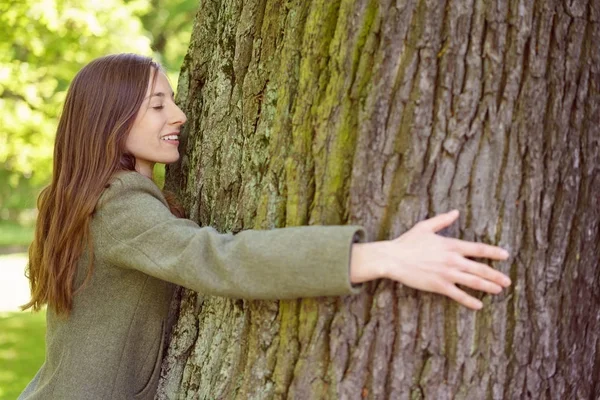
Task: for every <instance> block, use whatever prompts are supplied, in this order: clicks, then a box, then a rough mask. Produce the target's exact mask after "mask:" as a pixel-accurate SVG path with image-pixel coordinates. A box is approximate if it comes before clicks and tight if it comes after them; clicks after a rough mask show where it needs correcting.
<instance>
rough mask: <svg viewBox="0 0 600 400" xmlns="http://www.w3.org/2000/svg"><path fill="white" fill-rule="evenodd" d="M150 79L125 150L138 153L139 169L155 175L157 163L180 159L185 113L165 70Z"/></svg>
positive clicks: (136, 166) (136, 155)
mask: <svg viewBox="0 0 600 400" xmlns="http://www.w3.org/2000/svg"><path fill="white" fill-rule="evenodd" d="M153 73H158V76H157V77H156V84H155V85H154V88H152V77H151V79H150V82H149V83H148V91H147V92H146V98H145V99H144V102H143V103H142V106H141V107H140V110H139V111H138V113H137V115H136V117H135V122H134V123H133V128H131V131H130V132H129V135H128V136H127V140H126V142H125V150H127V151H128V152H129V153H130V154H132V155H133V156H134V157H135V169H136V171H138V172H139V173H141V174H143V175H145V176H147V177H149V178H151V177H152V170H153V168H154V164H155V163H157V162H158V163H164V164H169V163H173V162H175V161H177V160H178V159H179V150H178V148H177V147H178V145H179V130H180V129H181V125H183V124H184V123H185V121H186V117H185V114H184V113H183V112H182V111H181V110H180V109H179V107H177V105H176V104H175V102H174V100H173V90H172V89H171V85H170V84H169V81H168V80H167V77H166V76H165V75H164V74H163V73H162V72H153Z"/></svg>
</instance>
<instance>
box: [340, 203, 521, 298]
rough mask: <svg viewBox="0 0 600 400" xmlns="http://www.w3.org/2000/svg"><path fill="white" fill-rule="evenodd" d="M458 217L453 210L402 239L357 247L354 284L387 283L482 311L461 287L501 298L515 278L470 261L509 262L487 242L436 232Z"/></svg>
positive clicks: (421, 224) (503, 252) (353, 261)
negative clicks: (479, 259) (379, 281)
mask: <svg viewBox="0 0 600 400" xmlns="http://www.w3.org/2000/svg"><path fill="white" fill-rule="evenodd" d="M457 218H458V211H457V210H454V211H451V212H449V213H446V214H441V215H438V216H436V217H433V218H431V219H428V220H425V221H422V222H419V223H418V224H416V225H415V226H414V227H413V228H412V229H411V230H409V231H408V232H406V233H405V234H403V235H401V236H400V237H398V238H397V239H394V240H389V241H380V242H372V243H356V244H354V245H353V246H352V258H351V265H350V280H351V281H352V282H353V283H360V282H367V281H370V280H373V279H378V278H388V279H392V280H395V281H398V282H401V283H403V284H405V285H406V286H410V287H412V288H415V289H420V290H425V291H428V292H435V293H440V294H443V295H445V296H448V297H450V298H452V299H454V300H456V301H457V302H459V303H460V304H462V305H464V306H466V307H469V308H472V309H474V310H478V309H480V308H481V307H482V306H483V304H482V303H481V301H479V300H477V299H476V298H474V297H473V296H470V295H468V294H467V293H466V292H464V291H463V290H461V289H459V288H458V287H456V284H460V285H464V286H468V287H470V288H473V289H476V290H480V291H484V292H488V293H492V294H498V293H500V291H501V290H502V288H503V287H507V286H509V285H510V283H511V282H510V279H509V278H508V277H507V276H506V275H504V274H502V273H501V272H499V271H496V270H495V269H492V268H491V267H489V266H487V265H485V264H482V263H478V262H476V261H473V260H470V259H468V258H467V257H476V258H489V259H493V260H506V259H507V258H508V256H509V255H508V252H507V251H506V250H503V249H501V248H499V247H495V246H490V245H487V244H483V243H473V242H467V241H464V240H458V239H452V238H446V237H443V236H440V235H437V234H436V232H438V231H440V230H442V229H444V228H446V227H447V226H449V225H450V224H452V223H453V222H454V221H456V219H457Z"/></svg>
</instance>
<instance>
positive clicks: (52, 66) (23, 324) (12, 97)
mask: <svg viewBox="0 0 600 400" xmlns="http://www.w3.org/2000/svg"><path fill="white" fill-rule="evenodd" d="M197 6H198V0H131V1H127V0H103V1H97V0H0V400H3V399H15V398H16V397H17V396H18V394H19V393H20V392H21V390H22V389H23V388H24V386H25V385H26V384H27V383H28V382H29V380H30V379H31V378H32V377H33V375H34V374H35V372H36V371H37V369H38V368H39V367H40V366H41V364H42V363H43V360H44V333H45V316H44V313H43V312H40V313H30V312H21V311H19V308H18V306H19V305H21V304H23V303H24V302H26V301H27V299H28V296H29V287H28V283H27V280H26V279H25V277H24V268H25V265H26V263H27V257H26V251H27V247H28V245H29V243H30V242H31V240H32V238H33V228H34V223H35V217H36V200H37V196H38V194H39V192H40V190H41V189H42V188H43V187H44V186H45V185H47V184H48V183H49V181H50V177H51V173H52V152H53V144H54V135H55V130H56V125H57V122H58V116H59V115H60V112H61V107H62V102H63V101H64V99H65V95H66V91H67V89H68V87H69V83H70V81H71V80H72V79H73V77H74V76H75V74H76V73H77V72H78V71H79V70H80V69H81V68H82V67H83V66H84V65H85V64H87V63H88V62H89V61H91V60H93V59H94V58H96V57H99V56H103V55H106V54H110V53H120V52H133V53H139V54H144V55H148V56H152V57H154V59H156V60H158V61H159V62H160V63H161V64H162V65H163V66H164V67H165V69H166V70H167V72H168V75H169V78H170V80H171V83H172V86H173V88H176V86H177V77H178V73H179V68H180V66H181V63H182V61H183V57H184V56H185V53H186V51H187V47H188V43H189V38H190V34H191V31H192V24H193V21H194V17H195V13H196V9H197ZM156 173H157V175H158V178H159V179H162V178H161V177H162V176H164V168H161V167H158V168H157V171H156Z"/></svg>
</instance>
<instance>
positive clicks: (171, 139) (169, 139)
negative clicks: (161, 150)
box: [161, 135, 179, 141]
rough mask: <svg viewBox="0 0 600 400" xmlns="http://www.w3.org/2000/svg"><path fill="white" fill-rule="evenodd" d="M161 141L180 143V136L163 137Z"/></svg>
mask: <svg viewBox="0 0 600 400" xmlns="http://www.w3.org/2000/svg"><path fill="white" fill-rule="evenodd" d="M161 139H162V140H167V141H179V135H166V136H163V137H162V138H161Z"/></svg>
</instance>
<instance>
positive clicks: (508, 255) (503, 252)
mask: <svg viewBox="0 0 600 400" xmlns="http://www.w3.org/2000/svg"><path fill="white" fill-rule="evenodd" d="M502 254H503V255H504V258H508V257H510V253H509V252H508V251H506V250H504V249H502Z"/></svg>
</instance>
